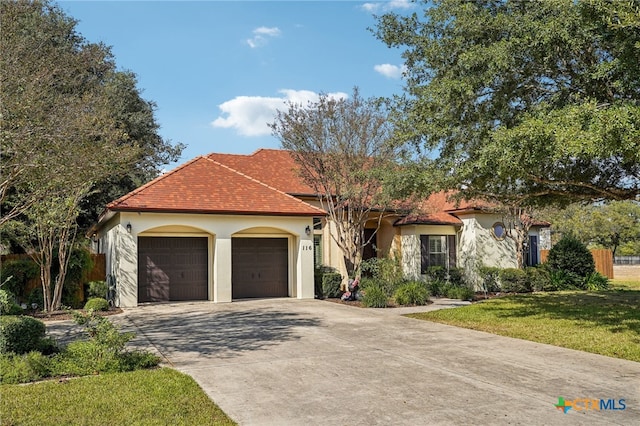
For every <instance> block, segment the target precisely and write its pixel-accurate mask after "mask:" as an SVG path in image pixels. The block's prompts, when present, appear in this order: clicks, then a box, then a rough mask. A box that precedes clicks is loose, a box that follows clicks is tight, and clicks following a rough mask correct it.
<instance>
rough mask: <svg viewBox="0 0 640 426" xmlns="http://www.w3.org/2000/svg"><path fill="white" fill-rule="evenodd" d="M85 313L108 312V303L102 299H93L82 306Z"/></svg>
mask: <svg viewBox="0 0 640 426" xmlns="http://www.w3.org/2000/svg"><path fill="white" fill-rule="evenodd" d="M84 310H85V311H108V310H109V302H107V300H106V299H103V298H102V297H93V298H91V299H89V300H88V301H87V303H86V304H85V305H84Z"/></svg>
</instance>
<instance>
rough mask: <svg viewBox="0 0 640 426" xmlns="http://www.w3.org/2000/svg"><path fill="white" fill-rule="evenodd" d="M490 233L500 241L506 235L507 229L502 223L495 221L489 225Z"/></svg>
mask: <svg viewBox="0 0 640 426" xmlns="http://www.w3.org/2000/svg"><path fill="white" fill-rule="evenodd" d="M491 233H492V234H493V237H494V238H495V239H496V240H500V241H502V240H504V237H506V236H507V229H506V228H505V227H504V223H502V222H496V223H494V224H493V226H492V227H491Z"/></svg>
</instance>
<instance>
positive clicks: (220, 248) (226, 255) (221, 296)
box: [213, 236, 231, 303]
mask: <svg viewBox="0 0 640 426" xmlns="http://www.w3.org/2000/svg"><path fill="white" fill-rule="evenodd" d="M213 259H214V260H213V301H214V302H216V303H221V302H231V237H220V236H217V237H216V243H215V254H214V256H213Z"/></svg>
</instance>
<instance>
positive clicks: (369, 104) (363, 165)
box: [270, 88, 397, 276]
mask: <svg viewBox="0 0 640 426" xmlns="http://www.w3.org/2000/svg"><path fill="white" fill-rule="evenodd" d="M270 127H271V129H272V131H273V135H274V136H275V137H277V138H278V139H279V140H280V142H281V145H282V147H283V148H284V149H287V150H289V151H291V155H292V157H293V159H294V160H295V161H296V163H297V164H298V165H299V166H300V173H301V177H302V178H303V179H304V181H305V182H306V183H307V184H308V185H309V186H310V187H311V188H313V189H314V191H315V192H316V194H317V195H318V199H319V201H320V203H321V205H322V207H323V208H324V209H325V210H327V213H328V215H329V219H330V220H331V222H332V225H331V226H333V227H334V229H335V230H336V233H335V234H336V235H334V233H332V237H333V238H334V239H335V241H336V243H337V244H338V247H339V248H340V249H341V250H342V252H343V255H344V260H345V265H346V268H347V272H348V274H349V276H354V274H358V273H359V267H360V263H361V261H362V250H363V247H364V246H365V245H366V244H367V243H368V242H370V241H366V240H365V238H364V227H365V224H366V223H367V221H369V220H371V219H372V218H373V219H374V220H375V219H377V220H378V224H379V223H380V220H381V219H382V216H383V214H384V213H383V212H384V210H385V208H386V207H388V206H389V199H388V198H386V196H385V194H384V193H383V192H382V191H381V179H382V176H383V173H384V172H385V171H386V170H388V168H389V167H390V165H391V164H393V162H394V161H395V159H396V156H397V153H396V150H395V149H394V147H393V146H392V145H391V144H389V140H390V138H391V135H392V127H391V125H390V123H389V120H388V118H387V114H386V111H384V110H383V109H382V108H381V105H379V104H378V103H377V102H375V101H374V100H371V99H363V98H362V97H361V96H360V93H359V91H358V89H357V88H355V89H354V91H353V96H352V97H351V98H346V99H335V98H332V97H329V96H328V95H326V94H322V95H321V96H320V99H319V100H318V101H317V102H310V103H309V104H307V105H301V104H296V103H290V104H289V108H288V109H287V111H278V114H277V116H276V119H275V122H274V123H272V124H271V125H270Z"/></svg>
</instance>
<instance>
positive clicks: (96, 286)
mask: <svg viewBox="0 0 640 426" xmlns="http://www.w3.org/2000/svg"><path fill="white" fill-rule="evenodd" d="M107 290H108V287H107V282H106V281H91V282H90V283H89V284H88V290H87V295H88V296H89V297H90V298H91V297H102V298H105V297H107Z"/></svg>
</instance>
